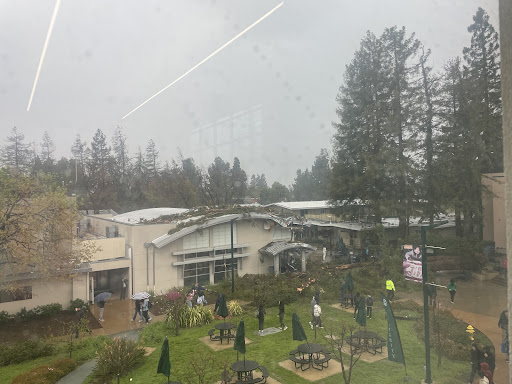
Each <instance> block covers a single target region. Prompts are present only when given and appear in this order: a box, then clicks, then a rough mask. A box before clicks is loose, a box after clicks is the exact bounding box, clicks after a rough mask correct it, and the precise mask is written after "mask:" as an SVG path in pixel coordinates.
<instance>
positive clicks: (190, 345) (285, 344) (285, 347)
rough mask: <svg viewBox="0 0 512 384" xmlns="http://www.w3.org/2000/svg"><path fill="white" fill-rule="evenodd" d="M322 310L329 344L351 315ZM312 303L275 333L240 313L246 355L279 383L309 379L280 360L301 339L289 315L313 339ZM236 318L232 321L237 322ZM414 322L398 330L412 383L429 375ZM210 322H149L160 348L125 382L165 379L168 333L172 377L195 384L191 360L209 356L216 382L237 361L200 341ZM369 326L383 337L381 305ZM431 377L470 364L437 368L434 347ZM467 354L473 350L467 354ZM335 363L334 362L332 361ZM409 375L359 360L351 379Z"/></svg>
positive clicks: (270, 322) (444, 376)
mask: <svg viewBox="0 0 512 384" xmlns="http://www.w3.org/2000/svg"><path fill="white" fill-rule="evenodd" d="M322 309H323V316H322V318H323V323H324V324H323V325H324V327H325V328H324V330H318V332H317V342H318V343H321V344H324V345H325V346H328V343H327V341H326V340H325V338H324V335H325V331H327V330H328V329H329V327H330V326H332V325H334V324H336V323H339V322H340V321H346V322H353V321H354V320H353V319H352V315H351V314H350V313H347V312H345V311H341V310H338V309H335V308H332V307H330V306H329V305H327V304H326V303H324V304H323V306H322ZM308 310H309V303H303V304H295V305H289V306H287V308H286V318H285V323H286V324H287V325H288V327H289V329H288V330H287V331H284V332H280V333H277V334H274V335H269V336H265V337H260V336H258V335H256V334H254V333H253V332H254V331H256V330H257V319H255V318H254V317H253V315H252V314H253V311H251V310H249V311H248V314H247V315H245V316H242V318H243V319H244V321H245V324H246V336H247V338H249V339H251V340H252V343H251V344H248V345H247V353H246V358H247V359H248V360H256V361H258V362H259V363H260V364H261V365H264V366H265V367H267V369H268V370H269V372H270V376H271V377H273V378H275V379H277V380H278V381H280V382H281V383H283V384H284V383H297V384H301V383H308V381H307V380H304V379H302V378H300V377H299V376H297V375H295V374H294V373H293V372H290V371H288V370H286V369H284V368H282V367H280V366H279V365H278V363H279V362H280V361H283V360H285V359H287V358H288V352H289V351H290V350H292V349H294V348H296V346H297V345H298V344H300V342H298V341H294V340H292V329H291V314H292V312H293V311H296V312H297V313H298V314H299V316H300V318H301V322H302V323H303V325H304V328H305V330H306V333H307V335H308V338H309V340H310V341H315V340H314V331H313V330H311V329H310V327H309V324H308V321H309V317H310V316H309V313H308ZM238 320H239V318H235V319H234V321H235V322H236V321H238ZM412 325H413V322H410V321H399V322H398V328H399V331H400V335H401V339H402V344H403V348H404V354H405V358H406V362H407V373H408V375H409V377H410V378H411V379H412V381H411V383H419V382H420V381H421V380H422V379H424V378H425V371H424V368H423V367H424V365H425V355H424V344H423V343H422V342H420V341H419V339H418V338H417V336H416V334H415V332H414V331H413V329H412ZM271 326H273V327H278V326H279V320H278V317H277V308H269V309H267V316H266V319H265V327H271ZM210 328H212V325H206V326H203V327H200V328H193V329H186V330H183V331H181V334H180V335H179V336H178V337H175V336H173V334H172V332H171V331H170V330H168V329H167V328H166V326H165V324H163V323H156V324H152V325H150V326H148V327H147V328H146V329H145V330H144V331H143V333H142V337H143V338H144V340H145V343H146V345H147V346H152V347H157V350H156V351H155V352H153V353H152V354H151V355H150V356H149V357H148V358H147V359H146V361H145V362H144V364H143V365H141V366H140V367H138V368H137V369H136V370H134V371H133V372H132V374H130V375H129V376H127V377H125V378H122V379H121V383H130V378H132V379H133V381H132V383H142V382H144V383H163V382H164V381H165V380H164V381H162V379H165V377H164V376H162V375H161V374H157V373H156V367H157V364H158V360H159V357H160V353H159V348H160V346H161V342H162V341H163V338H164V337H165V336H166V335H167V336H168V337H169V340H170V354H171V364H172V369H171V380H180V381H183V382H184V383H185V382H194V383H197V382H198V381H197V378H196V379H194V380H190V381H187V380H186V378H187V377H188V378H193V377H194V373H193V369H192V365H193V363H199V362H200V361H201V359H206V360H207V361H210V362H216V364H217V366H216V367H215V368H213V369H212V368H211V367H210V371H212V372H213V375H214V378H215V379H216V380H218V379H219V378H220V373H221V371H222V361H224V362H229V363H232V362H234V361H236V351H234V350H233V349H232V348H230V349H227V350H223V351H218V352H214V351H212V350H211V349H210V348H209V347H207V346H206V345H204V344H203V343H202V342H201V341H199V340H198V339H199V338H200V337H203V336H205V335H207V332H208V329H210ZM367 329H369V330H372V331H375V332H377V333H378V334H379V335H382V336H385V335H386V330H387V323H386V321H385V320H384V312H383V311H382V309H380V308H379V307H377V310H376V311H375V313H374V316H373V319H372V320H368V324H367ZM431 356H432V363H433V364H432V377H433V379H434V380H435V382H436V383H438V384H443V383H446V384H452V383H453V382H454V379H456V378H459V377H461V375H462V376H464V375H465V374H466V371H467V368H468V363H466V362H458V361H456V362H454V361H449V360H447V359H444V358H443V362H442V366H441V367H440V368H437V355H436V354H435V353H434V352H433V351H432V354H431ZM468 357H469V352H468ZM331 364H336V362H335V361H331ZM404 376H405V371H404V367H403V365H401V364H397V363H393V362H390V361H388V360H387V359H384V360H382V361H379V362H375V363H365V362H363V361H359V362H358V363H357V365H356V366H355V368H354V371H353V377H352V383H353V384H363V383H372V382H374V383H379V384H396V383H400V382H402V381H403V379H404ZM321 382H322V383H326V384H329V383H340V382H343V379H342V377H341V374H338V375H333V376H331V377H329V378H326V379H324V380H322V381H321Z"/></svg>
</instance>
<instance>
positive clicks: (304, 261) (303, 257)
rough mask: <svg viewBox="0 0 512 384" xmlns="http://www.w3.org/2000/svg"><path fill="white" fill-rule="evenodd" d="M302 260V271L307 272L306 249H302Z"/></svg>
mask: <svg viewBox="0 0 512 384" xmlns="http://www.w3.org/2000/svg"><path fill="white" fill-rule="evenodd" d="M300 261H301V267H302V272H306V251H304V250H302V251H300Z"/></svg>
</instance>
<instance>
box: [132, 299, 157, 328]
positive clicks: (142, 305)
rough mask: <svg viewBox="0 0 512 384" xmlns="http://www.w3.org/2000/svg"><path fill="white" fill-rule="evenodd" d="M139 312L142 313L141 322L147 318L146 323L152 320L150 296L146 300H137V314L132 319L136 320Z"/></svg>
mask: <svg viewBox="0 0 512 384" xmlns="http://www.w3.org/2000/svg"><path fill="white" fill-rule="evenodd" d="M137 314H139V315H140V320H139V323H142V322H143V321H144V319H145V320H146V324H148V323H149V322H150V321H151V320H152V319H151V316H150V315H149V298H147V299H144V300H135V314H134V315H133V317H132V319H131V320H130V321H135V319H136V318H137Z"/></svg>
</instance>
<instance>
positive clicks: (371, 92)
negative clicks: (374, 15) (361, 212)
mask: <svg viewBox="0 0 512 384" xmlns="http://www.w3.org/2000/svg"><path fill="white" fill-rule="evenodd" d="M385 54H386V52H385V46H384V45H383V43H382V41H381V39H379V38H377V37H376V36H375V35H374V34H373V33H371V32H367V34H366V36H365V37H364V38H363V40H362V41H361V45H360V48H359V50H358V51H356V53H355V55H354V58H353V59H352V61H351V62H350V64H349V65H347V67H346V69H345V74H344V83H343V85H342V86H341V87H340V91H339V93H338V96H337V99H336V100H337V102H338V104H339V106H338V108H337V114H338V116H339V118H340V122H339V123H335V124H334V126H335V128H336V131H337V132H336V134H335V136H334V140H333V142H334V155H333V156H334V157H333V169H332V174H333V176H332V182H331V185H330V188H331V198H332V199H333V200H340V201H344V202H345V203H348V204H349V203H351V202H353V201H356V200H358V199H361V200H363V201H364V202H365V203H366V205H367V208H368V210H369V212H370V214H371V215H372V216H373V217H374V220H375V222H377V223H379V222H381V220H382V216H383V215H384V213H385V207H386V206H389V205H390V204H391V201H392V196H391V186H392V175H391V174H390V173H389V172H388V169H387V167H388V166H389V165H390V163H392V162H393V161H394V160H393V159H392V158H391V157H390V152H389V141H390V139H389V137H390V135H389V134H388V133H387V124H388V120H389V116H390V110H391V107H390V105H389V99H390V97H391V95H390V84H389V83H390V80H389V78H390V71H389V67H387V66H386V65H385V57H384V56H385Z"/></svg>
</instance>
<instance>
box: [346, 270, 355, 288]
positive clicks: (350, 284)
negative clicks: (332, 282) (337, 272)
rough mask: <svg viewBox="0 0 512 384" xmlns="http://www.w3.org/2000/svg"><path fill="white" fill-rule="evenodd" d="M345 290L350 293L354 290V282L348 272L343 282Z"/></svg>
mask: <svg viewBox="0 0 512 384" xmlns="http://www.w3.org/2000/svg"><path fill="white" fill-rule="evenodd" d="M345 288H346V289H347V291H349V292H350V293H352V291H353V290H354V280H352V273H350V271H349V272H348V275H347V280H346V281H345Z"/></svg>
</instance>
